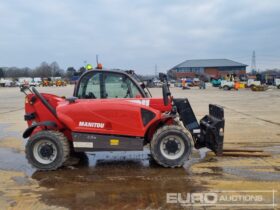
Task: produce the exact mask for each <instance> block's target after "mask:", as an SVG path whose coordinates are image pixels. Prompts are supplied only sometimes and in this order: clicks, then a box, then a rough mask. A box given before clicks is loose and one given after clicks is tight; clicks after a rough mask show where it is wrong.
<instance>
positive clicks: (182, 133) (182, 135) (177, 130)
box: [151, 125, 192, 168]
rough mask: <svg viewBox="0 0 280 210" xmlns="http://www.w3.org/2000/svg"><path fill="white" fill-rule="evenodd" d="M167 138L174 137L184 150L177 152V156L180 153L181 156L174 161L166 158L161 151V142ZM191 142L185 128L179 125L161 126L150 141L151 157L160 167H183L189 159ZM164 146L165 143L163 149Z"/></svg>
mask: <svg viewBox="0 0 280 210" xmlns="http://www.w3.org/2000/svg"><path fill="white" fill-rule="evenodd" d="M168 136H170V138H171V137H172V138H174V136H175V137H176V138H177V140H179V141H181V142H182V145H181V144H180V146H183V148H184V150H183V152H182V151H181V150H180V152H179V154H180V153H181V152H182V154H181V155H180V156H178V157H177V158H175V159H171V158H168V157H167V156H166V153H165V154H164V151H163V150H162V149H161V145H162V144H164V142H163V141H165V140H166V139H167V138H168ZM180 139H181V140H180ZM168 141H169V139H168ZM172 141H174V140H172ZM191 141H192V137H191V134H190V133H189V132H188V131H187V130H186V129H185V128H183V127H181V126H179V125H168V126H163V127H161V128H159V129H158V130H157V131H156V132H155V134H154V136H153V139H152V141H151V154H152V157H153V158H154V159H155V161H156V162H157V163H158V164H159V165H161V166H164V167H169V168H175V167H181V166H183V165H184V163H185V161H186V160H188V159H189V156H190V154H191V151H192V144H191ZM176 144H177V143H176ZM166 145H167V143H166V144H165V147H166ZM177 146H178V144H177ZM177 151H178V150H176V152H177Z"/></svg>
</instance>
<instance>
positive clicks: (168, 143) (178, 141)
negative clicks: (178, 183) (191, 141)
mask: <svg viewBox="0 0 280 210" xmlns="http://www.w3.org/2000/svg"><path fill="white" fill-rule="evenodd" d="M160 151H161V154H162V155H163V156H164V157H165V158H167V159H171V160H175V159H178V158H180V157H181V156H182V155H183V154H184V151H185V144H184V141H183V139H182V138H180V137H179V136H173V135H172V136H167V137H165V138H163V140H162V141H161V143H160Z"/></svg>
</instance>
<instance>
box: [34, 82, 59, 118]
mask: <svg viewBox="0 0 280 210" xmlns="http://www.w3.org/2000/svg"><path fill="white" fill-rule="evenodd" d="M32 91H33V92H34V94H35V95H36V96H37V97H38V98H39V99H40V101H42V103H43V104H44V106H45V107H47V109H48V110H49V111H50V112H51V113H52V114H53V115H54V116H55V117H57V115H56V110H55V108H54V107H52V106H51V105H50V104H49V102H47V100H46V99H45V98H44V96H42V95H41V94H40V93H39V92H38V90H37V89H36V88H35V87H32Z"/></svg>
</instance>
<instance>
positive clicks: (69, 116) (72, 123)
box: [22, 70, 224, 170]
mask: <svg viewBox="0 0 280 210" xmlns="http://www.w3.org/2000/svg"><path fill="white" fill-rule="evenodd" d="M160 78H161V80H162V81H163V86H162V98H152V97H151V94H150V93H149V91H148V90H147V89H146V88H145V85H144V84H143V83H142V84H140V83H139V81H138V80H137V79H135V75H133V73H131V72H124V71H117V70H90V71H87V72H85V73H84V74H83V75H82V76H81V77H80V79H79V81H78V83H77V84H76V86H75V90H74V97H70V98H63V97H59V96H56V95H52V94H47V93H39V92H38V91H37V90H36V88H34V87H32V88H31V89H29V88H28V87H23V88H22V91H23V92H24V93H25V94H26V97H25V112H26V114H25V116H24V119H25V120H26V121H27V124H28V126H29V127H28V128H27V129H26V130H25V132H24V133H23V137H24V138H29V139H28V141H27V144H26V148H25V152H26V158H27V160H28V161H29V163H30V164H31V165H32V166H34V167H35V168H37V169H38V170H55V169H58V168H60V167H62V166H63V165H65V164H66V163H67V162H69V161H67V160H68V159H69V158H71V157H72V156H75V155H76V154H77V153H79V152H90V151H95V152H96V151H139V150H143V147H144V146H145V145H147V144H148V145H150V150H151V156H152V158H154V160H155V161H156V162H157V163H158V164H160V165H162V166H164V167H171V168H174V167H181V166H182V165H183V164H184V163H185V161H187V160H188V159H189V157H190V154H191V151H192V144H194V147H195V148H196V149H199V148H202V147H207V148H209V149H211V150H212V151H214V152H215V153H216V154H217V155H222V152H223V139H224V111H223V108H221V107H220V106H217V105H209V115H206V116H205V117H203V118H202V119H201V120H200V123H198V121H197V120H196V117H195V115H194V112H193V110H192V108H191V106H190V103H189V101H188V99H187V98H180V99H178V98H173V97H172V96H171V94H170V90H169V87H168V84H167V80H166V75H164V74H161V75H160ZM28 91H30V93H29V92H28Z"/></svg>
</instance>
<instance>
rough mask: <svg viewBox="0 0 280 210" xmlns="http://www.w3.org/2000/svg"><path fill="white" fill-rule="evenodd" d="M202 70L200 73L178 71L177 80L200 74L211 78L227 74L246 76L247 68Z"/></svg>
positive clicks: (208, 68)
mask: <svg viewBox="0 0 280 210" xmlns="http://www.w3.org/2000/svg"><path fill="white" fill-rule="evenodd" d="M201 69H202V68H200V69H199V70H200V71H192V70H189V69H188V70H185V69H176V71H175V75H176V78H177V79H180V78H186V77H191V78H193V77H196V76H197V75H199V74H203V73H205V74H207V75H208V76H210V77H221V76H226V75H227V74H233V73H235V74H236V75H244V74H246V68H245V67H240V68H238V67H230V68H226V67H220V68H218V67H206V68H203V71H201Z"/></svg>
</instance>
